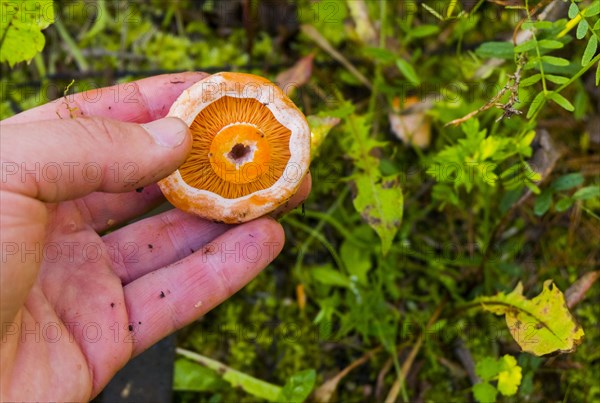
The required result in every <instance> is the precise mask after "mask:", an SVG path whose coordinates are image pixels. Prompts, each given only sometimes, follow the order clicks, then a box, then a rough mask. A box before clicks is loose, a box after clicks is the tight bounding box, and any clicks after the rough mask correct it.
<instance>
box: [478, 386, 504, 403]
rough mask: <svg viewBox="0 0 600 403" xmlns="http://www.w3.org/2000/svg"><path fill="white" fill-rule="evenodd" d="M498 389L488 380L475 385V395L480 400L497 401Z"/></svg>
mask: <svg viewBox="0 0 600 403" xmlns="http://www.w3.org/2000/svg"><path fill="white" fill-rule="evenodd" d="M497 395H498V390H497V389H496V388H495V387H493V386H492V385H490V384H489V383H487V382H481V383H476V384H475V385H473V397H474V398H475V399H476V400H477V401H478V402H486V403H487V402H495V401H496V396H497Z"/></svg>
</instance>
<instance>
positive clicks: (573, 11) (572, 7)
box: [569, 3, 579, 19]
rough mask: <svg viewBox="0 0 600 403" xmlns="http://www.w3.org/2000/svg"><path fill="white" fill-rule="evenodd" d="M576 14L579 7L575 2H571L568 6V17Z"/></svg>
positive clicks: (573, 16)
mask: <svg viewBox="0 0 600 403" xmlns="http://www.w3.org/2000/svg"><path fill="white" fill-rule="evenodd" d="M577 14H579V7H577V4H575V3H571V5H570V6H569V18H570V19H573V18H575V17H577Z"/></svg>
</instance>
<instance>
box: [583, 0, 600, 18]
mask: <svg viewBox="0 0 600 403" xmlns="http://www.w3.org/2000/svg"><path fill="white" fill-rule="evenodd" d="M598 14H600V1H593V2H592V4H590V6H589V7H588V8H586V9H585V10H584V15H585V16H586V17H593V16H595V15H598Z"/></svg>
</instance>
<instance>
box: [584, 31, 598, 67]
mask: <svg viewBox="0 0 600 403" xmlns="http://www.w3.org/2000/svg"><path fill="white" fill-rule="evenodd" d="M597 49H598V38H597V37H596V36H595V35H594V36H592V37H591V38H590V40H589V41H588V43H587V45H586V47H585V50H584V51H583V56H582V57H581V65H582V66H586V65H587V64H588V63H589V62H590V61H591V60H592V58H593V57H594V55H595V54H596V50H597Z"/></svg>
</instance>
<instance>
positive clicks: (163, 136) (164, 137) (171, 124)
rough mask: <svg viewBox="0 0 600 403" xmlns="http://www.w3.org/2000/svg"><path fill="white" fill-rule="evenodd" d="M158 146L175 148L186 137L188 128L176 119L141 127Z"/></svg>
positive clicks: (156, 121)
mask: <svg viewBox="0 0 600 403" xmlns="http://www.w3.org/2000/svg"><path fill="white" fill-rule="evenodd" d="M142 127H143V128H144V129H146V131H147V132H148V133H150V136H151V137H152V138H153V139H154V142H155V143H156V144H158V145H159V146H163V147H169V148H175V147H178V146H180V145H181V143H183V141H184V140H185V137H186V136H187V135H188V127H187V126H186V124H185V123H184V122H183V121H182V120H181V119H177V118H163V119H159V120H155V121H154V122H150V123H144V124H143V125H142Z"/></svg>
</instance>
